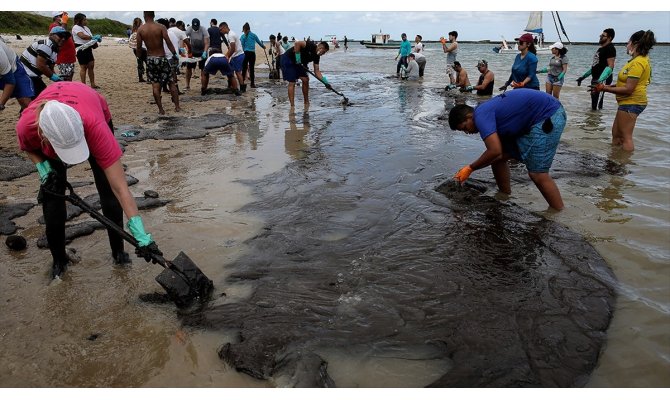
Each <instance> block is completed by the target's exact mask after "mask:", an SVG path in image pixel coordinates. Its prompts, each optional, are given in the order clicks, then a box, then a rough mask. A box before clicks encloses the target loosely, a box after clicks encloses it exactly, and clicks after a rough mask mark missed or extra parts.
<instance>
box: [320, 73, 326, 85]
mask: <svg viewBox="0 0 670 400" xmlns="http://www.w3.org/2000/svg"><path fill="white" fill-rule="evenodd" d="M321 81H322V82H323V83H325V84H326V85H327V84H328V78H326V75H321Z"/></svg>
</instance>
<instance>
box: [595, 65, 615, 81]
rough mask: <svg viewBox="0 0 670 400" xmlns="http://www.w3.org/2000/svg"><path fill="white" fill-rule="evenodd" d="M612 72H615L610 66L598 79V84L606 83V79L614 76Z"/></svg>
mask: <svg viewBox="0 0 670 400" xmlns="http://www.w3.org/2000/svg"><path fill="white" fill-rule="evenodd" d="M612 72H613V71H612V68H610V67H609V66H608V67H605V69H604V70H603V73H602V74H600V78H598V83H600V82H604V81H605V79H607V78H609V77H610V75H612Z"/></svg>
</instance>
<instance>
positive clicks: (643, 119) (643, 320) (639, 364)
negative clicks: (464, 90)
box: [321, 43, 670, 387]
mask: <svg viewBox="0 0 670 400" xmlns="http://www.w3.org/2000/svg"><path fill="white" fill-rule="evenodd" d="M492 47H493V46H492V45H479V44H461V45H460V49H459V53H458V57H457V59H458V60H459V61H460V62H461V64H462V65H463V67H464V68H465V69H466V70H467V72H468V75H469V78H470V81H471V82H476V80H477V79H478V76H479V72H478V71H477V68H476V67H475V66H476V64H477V61H478V60H480V59H485V60H487V61H488V65H489V69H491V70H492V71H493V72H494V74H495V81H496V84H495V87H496V88H497V87H499V86H501V85H502V83H504V81H506V80H507V78H508V76H509V71H510V68H511V65H512V63H513V60H514V55H499V54H496V53H494V52H493V51H492V50H491V49H492ZM567 48H568V53H567V56H568V57H569V60H570V63H569V69H568V73H567V75H566V86H565V87H564V88H563V89H562V91H561V95H560V100H561V102H562V103H563V105H564V107H565V109H566V111H567V114H568V122H567V126H566V129H565V132H564V134H563V137H562V139H561V146H565V147H566V148H570V149H571V150H575V151H579V152H584V153H589V154H594V155H598V156H602V157H605V158H607V159H609V160H612V161H614V162H616V163H618V164H619V165H622V166H623V167H624V169H625V173H624V174H613V175H609V174H604V175H602V176H600V177H598V178H593V179H590V178H578V177H575V178H574V179H567V180H563V182H561V184H559V186H560V190H561V193H562V195H563V199H564V201H565V204H566V209H565V210H564V211H563V212H560V213H546V214H545V216H546V217H547V218H550V219H553V220H555V221H557V222H559V223H561V224H564V225H565V226H567V227H569V228H570V229H572V230H574V231H576V232H578V233H580V234H582V235H583V236H584V237H585V238H586V239H587V240H588V241H589V242H590V243H592V244H593V246H594V247H595V248H596V250H597V251H598V252H599V253H600V254H601V255H602V256H603V257H604V258H605V260H606V261H607V262H608V263H609V265H610V267H611V268H612V270H613V271H614V273H615V275H616V276H617V278H618V280H619V282H618V284H617V292H618V295H619V297H618V302H617V309H616V311H615V313H614V318H613V322H612V324H611V326H610V329H609V332H608V344H607V347H606V349H605V350H604V352H603V353H602V355H601V358H600V362H599V365H598V367H597V368H596V370H595V371H594V373H593V375H592V377H591V380H590V382H589V384H588V386H592V387H619V386H623V387H627V386H633V387H645V386H652V387H656V386H665V387H667V386H668V385H670V339H669V336H668V332H669V331H670V270H669V269H668V268H669V267H670V212H669V211H670V190H669V189H668V188H669V187H670V185H669V184H670V98H669V95H670V85H668V83H670V47H667V46H659V47H656V48H654V49H653V50H652V52H651V54H650V57H651V64H652V71H653V72H652V83H651V85H650V86H649V87H648V99H649V103H648V106H647V108H646V109H645V111H644V112H643V113H642V114H641V115H640V116H639V118H638V120H637V124H636V127H635V131H634V135H633V137H634V141H635V151H634V152H633V153H632V154H626V153H624V152H621V151H617V150H616V149H613V148H612V146H611V144H610V141H611V126H612V121H613V120H614V115H615V113H616V100H615V99H614V97H613V96H612V95H607V96H606V98H605V102H604V107H603V109H602V110H599V111H591V110H590V96H589V94H588V93H587V92H586V88H585V86H584V85H583V86H582V87H577V86H576V83H575V79H576V78H577V77H579V76H580V75H581V74H582V73H583V72H584V71H586V70H587V69H588V67H589V65H590V62H591V59H592V57H593V53H594V52H595V51H596V49H597V46H595V45H580V46H571V45H567ZM616 49H617V59H616V64H615V68H614V70H615V74H618V72H619V70H620V68H621V67H622V66H623V65H624V64H625V62H627V61H628V59H629V56H628V55H626V49H625V48H624V47H617V48H616ZM396 53H397V50H380V49H366V48H364V47H363V46H361V45H359V44H357V43H353V44H351V45H350V46H349V50H348V51H346V52H345V51H343V49H341V48H340V49H337V50H335V51H332V52H331V53H329V54H327V55H326V56H324V57H323V58H322V62H321V69H322V71H323V72H324V74H326V75H328V74H332V75H333V77H332V78H330V81H331V83H332V84H333V86H334V87H335V88H336V89H338V90H340V91H342V92H344V94H345V95H346V94H347V93H352V91H353V93H354V94H355V95H359V93H356V92H355V91H356V82H357V81H360V80H367V79H372V78H371V76H391V75H394V74H395V71H396V67H395V64H396V62H395V61H394V57H395V55H396ZM425 54H426V58H427V65H426V70H425V77H424V80H423V82H421V83H419V84H414V83H405V84H400V85H398V84H397V83H396V82H395V81H394V80H393V79H387V81H388V84H384V83H383V82H382V83H381V84H379V85H377V87H376V90H372V89H370V92H368V93H366V94H365V96H366V98H369V97H370V96H372V97H373V98H378V101H379V102H380V106H386V105H388V104H389V103H391V102H394V101H396V98H394V97H396V96H394V95H395V94H396V93H395V92H394V91H397V99H398V100H399V101H400V103H401V104H402V103H403V102H407V110H403V109H402V108H401V109H400V111H399V112H407V113H408V114H409V115H408V117H407V119H408V123H407V125H406V128H407V129H408V131H410V132H411V131H416V130H420V129H422V127H426V126H430V125H431V118H427V116H428V115H434V114H435V113H439V112H440V111H443V112H446V109H448V108H449V107H450V106H451V105H452V104H453V99H449V97H450V96H453V97H459V96H460V99H461V100H464V101H466V102H468V103H469V104H473V105H474V104H476V102H477V101H478V99H477V98H476V96H474V95H455V94H447V95H443V96H442V98H444V99H445V100H444V101H440V100H439V97H438V99H436V98H435V97H430V96H420V97H413V98H412V97H411V96H410V98H409V100H408V98H407V97H406V96H407V94H406V93H407V91H411V90H412V89H408V88H411V87H412V86H411V85H421V86H422V87H424V88H425V87H428V88H434V89H435V90H439V89H441V88H443V87H444V86H445V84H446V81H445V79H446V78H445V74H444V71H445V68H446V57H445V55H444V54H443V52H442V49H441V46H440V45H439V44H429V45H427V46H426V51H425ZM538 58H539V62H538V68H541V67H542V66H545V65H547V64H548V61H549V58H550V56H549V55H540V56H539V57H538ZM544 76H545V75H539V79H540V83H541V87H542V88H543V87H544ZM496 94H497V90H496V93H494V95H496ZM410 103H413V104H410ZM360 120H361V123H362V124H364V123H365V116H360ZM446 130H448V128H446ZM445 134H451V133H450V132H445ZM453 134H455V135H460V136H459V139H457V140H458V141H459V144H460V145H462V146H464V147H466V148H465V149H464V150H463V153H464V154H462V155H460V156H461V157H462V161H463V162H468V161H471V160H474V159H475V158H476V157H477V156H478V155H479V154H480V152H481V151H483V148H484V146H483V144H482V143H477V142H481V140H480V139H479V137H478V136H476V135H472V136H464V135H463V134H462V133H453ZM445 154H449V153H448V152H446V151H445ZM444 172H445V174H449V173H453V172H455V171H453V172H452V171H444ZM473 176H475V175H473ZM513 191H515V193H514V201H515V203H516V204H519V205H521V206H523V207H526V208H528V209H531V210H536V211H542V210H543V209H544V208H545V206H546V205H545V204H544V203H543V200H542V198H541V197H540V196H539V195H538V193H536V190H535V188H534V187H532V186H531V187H529V188H528V189H527V190H525V191H522V192H519V191H518V188H516V189H515V188H514V184H513Z"/></svg>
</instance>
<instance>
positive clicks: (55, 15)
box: [51, 11, 63, 17]
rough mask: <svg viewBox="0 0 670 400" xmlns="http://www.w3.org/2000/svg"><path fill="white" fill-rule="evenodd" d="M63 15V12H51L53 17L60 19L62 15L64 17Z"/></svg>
mask: <svg viewBox="0 0 670 400" xmlns="http://www.w3.org/2000/svg"><path fill="white" fill-rule="evenodd" d="M62 14H63V12H62V11H52V12H51V16H52V17H58V16H60V15H62Z"/></svg>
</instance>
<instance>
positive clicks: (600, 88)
mask: <svg viewBox="0 0 670 400" xmlns="http://www.w3.org/2000/svg"><path fill="white" fill-rule="evenodd" d="M589 88H591V92H592V93H600V92H602V91H604V90H605V85H604V84H602V83H599V84H597V85H592V86H589Z"/></svg>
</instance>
